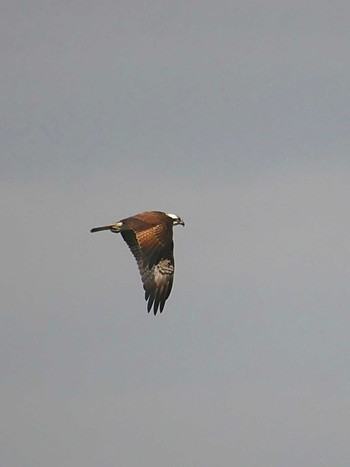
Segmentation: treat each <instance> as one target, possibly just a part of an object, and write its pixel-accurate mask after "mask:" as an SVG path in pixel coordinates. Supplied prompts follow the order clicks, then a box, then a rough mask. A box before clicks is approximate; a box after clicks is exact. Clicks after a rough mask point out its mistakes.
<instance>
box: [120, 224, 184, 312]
mask: <svg viewBox="0 0 350 467" xmlns="http://www.w3.org/2000/svg"><path fill="white" fill-rule="evenodd" d="M123 225H124V230H122V231H121V234H122V236H123V238H124V240H125V241H126V243H127V244H128V246H129V248H130V250H131V252H132V254H133V255H134V257H135V259H136V262H137V265H138V268H139V271H140V275H141V279H142V283H143V288H144V290H145V299H146V300H148V303H147V310H148V312H150V311H151V309H152V305H153V312H154V314H157V311H158V308H159V310H160V312H162V311H163V308H164V305H165V302H166V300H167V298H168V297H169V295H170V292H171V288H172V285H173V280H174V269H175V266H174V256H173V249H174V244H173V238H172V237H173V234H172V225H171V223H169V224H164V223H163V224H157V225H145V223H144V222H142V221H140V220H138V219H135V218H131V219H130V218H129V219H125V220H124V221H123ZM126 226H127V227H128V228H125V227H126Z"/></svg>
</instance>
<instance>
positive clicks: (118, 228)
mask: <svg viewBox="0 0 350 467" xmlns="http://www.w3.org/2000/svg"><path fill="white" fill-rule="evenodd" d="M121 227H122V223H121V222H117V223H116V224H110V225H103V226H102V227H94V228H93V229H91V230H90V232H91V233H94V232H101V230H110V231H111V232H113V233H119V232H120V231H121Z"/></svg>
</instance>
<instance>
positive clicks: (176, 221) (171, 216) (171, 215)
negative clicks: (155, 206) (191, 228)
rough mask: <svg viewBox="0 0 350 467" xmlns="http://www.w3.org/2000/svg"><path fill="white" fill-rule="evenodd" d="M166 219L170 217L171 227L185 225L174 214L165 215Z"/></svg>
mask: <svg viewBox="0 0 350 467" xmlns="http://www.w3.org/2000/svg"><path fill="white" fill-rule="evenodd" d="M166 215H167V216H168V217H170V218H171V219H172V220H173V225H178V224H180V225H183V226H184V225H185V223H184V221H183V220H182V219H181V217H179V216H177V215H176V214H170V213H166Z"/></svg>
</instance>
